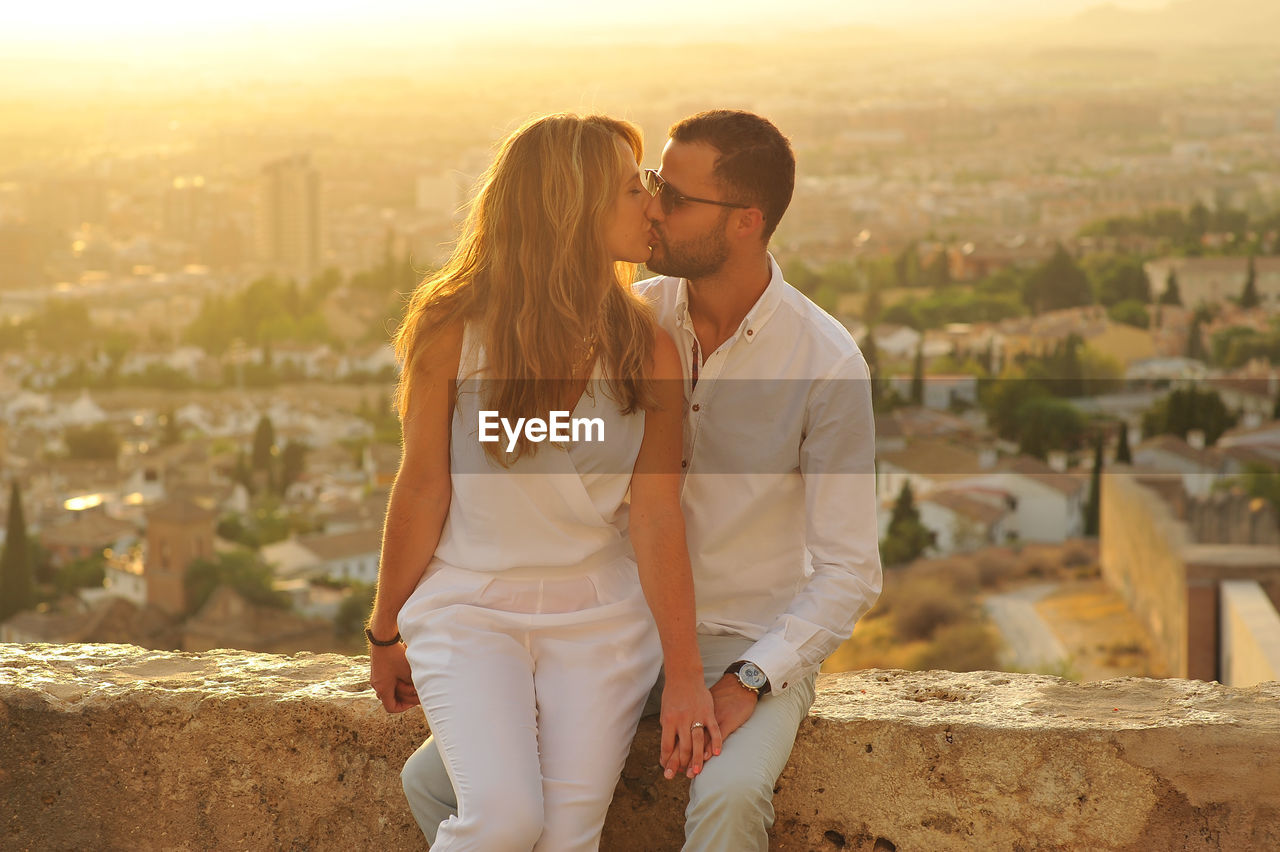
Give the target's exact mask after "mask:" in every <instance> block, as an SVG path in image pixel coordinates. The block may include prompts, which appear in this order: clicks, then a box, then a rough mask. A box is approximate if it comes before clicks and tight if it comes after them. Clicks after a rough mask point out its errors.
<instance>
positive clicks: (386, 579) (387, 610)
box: [369, 322, 462, 713]
mask: <svg viewBox="0 0 1280 852" xmlns="http://www.w3.org/2000/svg"><path fill="white" fill-rule="evenodd" d="M461 352H462V323H460V322H457V323H451V324H449V325H446V326H444V327H442V328H441V329H440V330H439V331H438V332H437V333H436V334H435V335H433V336H432V339H431V340H430V341H428V342H427V344H426V346H425V347H424V349H423V351H422V353H421V354H420V355H419V356H418V358H417V359H416V361H415V366H414V369H415V370H417V375H416V376H415V379H414V382H413V383H412V384H411V385H410V392H409V400H408V406H407V408H406V410H405V415H404V418H403V424H402V432H403V436H404V437H403V450H402V453H401V457H400V470H399V471H398V472H397V473H396V481H395V483H394V484H393V485H392V486H391V497H390V499H389V501H388V503H387V518H386V524H385V526H384V528H383V532H382V557H381V559H380V560H379V563H378V590H377V594H376V595H375V597H374V602H373V613H372V615H370V617H369V629H370V630H371V631H372V632H373V635H374V638H376V639H383V640H385V639H390V638H391V637H392V636H395V635H396V634H397V632H398V628H397V626H396V618H397V616H398V615H399V614H400V608H401V607H403V606H404V603H405V601H406V600H408V599H409V595H410V594H412V593H413V590H414V588H415V587H416V586H417V584H418V581H419V580H420V579H421V578H422V572H423V571H425V570H426V567H427V564H428V563H429V562H430V561H431V557H432V555H433V554H434V553H435V550H436V545H437V544H439V543H440V531H441V530H442V529H443V528H444V520H445V516H446V515H448V513H449V498H450V496H451V494H452V493H453V490H452V486H451V483H450V479H449V426H450V420H451V418H452V416H453V395H454V388H455V382H456V379H457V375H458V360H459V358H460V357H461ZM369 682H370V684H371V685H372V686H373V688H374V691H375V692H377V694H378V698H380V699H381V700H382V706H383V707H385V708H386V709H387V712H389V713H399V712H401V711H403V710H407V709H409V708H410V707H412V706H414V705H415V704H417V703H418V696H417V693H416V692H415V691H414V688H413V678H412V676H411V675H410V672H409V662H408V660H407V659H406V658H405V647H404V645H403V644H401V643H399V642H397V643H396V644H395V645H390V646H386V647H382V646H378V645H371V646H370V647H369Z"/></svg>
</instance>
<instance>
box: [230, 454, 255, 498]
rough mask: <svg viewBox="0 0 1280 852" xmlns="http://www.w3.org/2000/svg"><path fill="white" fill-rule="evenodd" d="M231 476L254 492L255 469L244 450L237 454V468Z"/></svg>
mask: <svg viewBox="0 0 1280 852" xmlns="http://www.w3.org/2000/svg"><path fill="white" fill-rule="evenodd" d="M231 478H232V479H233V480H235V481H236V482H239V483H240V484H241V485H243V486H244V490H245V491H247V492H249V494H253V486H254V482H253V470H252V469H251V468H250V467H249V459H248V458H246V457H245V454H244V450H241V451H240V453H239V455H237V456H236V469H235V471H234V472H233V473H232V474H231Z"/></svg>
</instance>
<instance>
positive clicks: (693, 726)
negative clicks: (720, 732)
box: [689, 722, 706, 731]
mask: <svg viewBox="0 0 1280 852" xmlns="http://www.w3.org/2000/svg"><path fill="white" fill-rule="evenodd" d="M705 727H706V725H704V724H702V723H701V722H694V723H693V725H692V726H691V727H690V728H689V730H690V731H692V730H693V729H694V728H705Z"/></svg>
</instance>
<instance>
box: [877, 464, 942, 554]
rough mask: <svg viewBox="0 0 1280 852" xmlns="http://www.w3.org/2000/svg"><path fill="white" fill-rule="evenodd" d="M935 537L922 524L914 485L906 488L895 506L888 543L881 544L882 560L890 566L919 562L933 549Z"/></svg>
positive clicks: (906, 485) (888, 533) (886, 540)
mask: <svg viewBox="0 0 1280 852" xmlns="http://www.w3.org/2000/svg"><path fill="white" fill-rule="evenodd" d="M934 539H935V535H934V533H933V532H932V531H930V530H929V529H928V528H927V527H926V526H925V525H924V524H923V523H921V522H920V512H919V511H918V510H917V509H916V503H915V496H914V495H913V494H912V493H911V482H910V481H909V480H908V481H907V482H904V483H903V484H902V491H900V492H898V499H897V500H896V501H895V502H894V504H893V517H892V518H891V519H890V521H889V529H888V532H887V533H886V535H885V539H884V541H882V542H880V556H881V558H882V559H883V560H884V562H885V564H886V565H901V564H903V563H906V562H910V561H911V560H913V559H915V558H917V557H918V556H920V555H921V554H922V553H924V552H925V550H926V549H928V548H930V547H932V546H933V543H934Z"/></svg>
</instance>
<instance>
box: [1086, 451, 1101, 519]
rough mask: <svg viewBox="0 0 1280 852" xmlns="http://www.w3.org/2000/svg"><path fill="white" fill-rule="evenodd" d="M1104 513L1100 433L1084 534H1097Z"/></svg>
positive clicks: (1090, 482) (1090, 481)
mask: <svg viewBox="0 0 1280 852" xmlns="http://www.w3.org/2000/svg"><path fill="white" fill-rule="evenodd" d="M1101 515H1102V435H1101V434H1099V435H1098V439H1097V441H1096V442H1095V448H1094V454H1093V473H1092V474H1091V475H1090V476H1089V498H1088V500H1087V501H1086V502H1085V504H1084V534H1085V535H1087V536H1096V535H1097V534H1098V522H1099V519H1100V518H1101Z"/></svg>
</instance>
